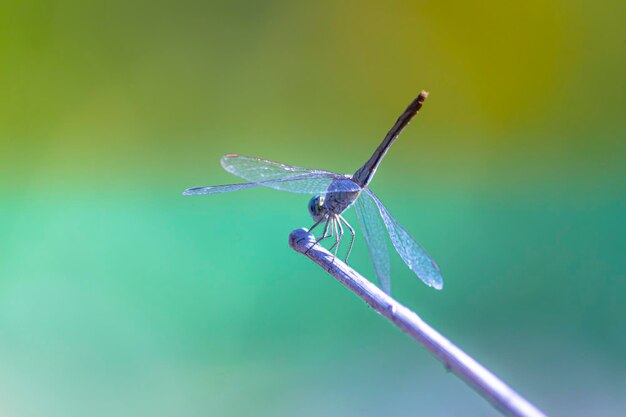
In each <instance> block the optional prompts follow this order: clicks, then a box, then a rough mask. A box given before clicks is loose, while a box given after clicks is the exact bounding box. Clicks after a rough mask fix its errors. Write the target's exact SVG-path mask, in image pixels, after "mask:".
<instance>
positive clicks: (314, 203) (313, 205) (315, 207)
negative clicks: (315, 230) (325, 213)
mask: <svg viewBox="0 0 626 417" xmlns="http://www.w3.org/2000/svg"><path fill="white" fill-rule="evenodd" d="M318 202H319V196H318V197H313V198H311V199H310V200H309V214H310V215H311V216H317V215H318V214H319V203H318Z"/></svg>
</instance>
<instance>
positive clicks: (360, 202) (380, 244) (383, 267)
mask: <svg viewBox="0 0 626 417" xmlns="http://www.w3.org/2000/svg"><path fill="white" fill-rule="evenodd" d="M354 208H355V209H356V215H357V217H358V218H359V223H360V224H361V230H363V236H365V241H366V242H367V248H368V249H369V252H370V258H371V259H372V264H373V265H374V271H375V272H376V276H377V277H378V283H379V284H380V288H382V290H383V291H384V292H385V293H387V294H391V268H390V266H389V251H388V250H387V236H386V235H387V233H385V225H384V223H383V221H382V220H381V216H380V212H379V210H378V206H377V205H376V202H375V201H374V199H373V198H372V197H371V195H369V194H368V193H361V195H360V196H359V198H357V200H356V202H355V203H354Z"/></svg>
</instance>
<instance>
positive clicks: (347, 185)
mask: <svg viewBox="0 0 626 417" xmlns="http://www.w3.org/2000/svg"><path fill="white" fill-rule="evenodd" d="M427 97H428V93H427V92H426V91H422V92H420V93H419V95H418V96H417V97H416V98H415V99H414V100H413V101H412V102H411V103H410V104H409V106H408V107H407V108H406V109H405V110H404V112H403V113H402V114H401V115H400V117H398V119H397V120H396V122H395V123H394V125H393V126H392V128H391V129H390V130H389V132H388V133H387V134H386V135H385V137H384V138H383V140H382V142H381V143H380V145H379V146H378V148H376V150H375V151H374V153H373V154H372V156H371V157H370V158H369V159H368V160H367V162H365V164H364V165H363V166H362V167H361V168H359V169H358V170H357V171H356V172H355V173H354V175H344V174H338V173H335V172H330V171H324V170H319V169H310V168H304V167H297V166H291V165H286V164H283V163H280V162H274V161H270V160H267V159H261V158H256V157H250V156H244V155H238V154H227V155H224V156H223V157H222V159H221V164H222V167H223V168H224V169H225V170H226V171H228V172H229V173H231V174H234V175H236V176H238V177H240V178H242V179H244V180H246V181H249V182H246V183H240V184H229V185H214V186H203V187H192V188H188V189H187V190H185V191H184V192H183V195H209V194H218V193H225V192H231V191H239V190H243V189H246V188H252V187H259V186H260V187H268V188H272V189H275V190H280V191H286V192H290V193H298V194H310V195H311V194H312V195H313V197H312V198H311V199H310V200H309V204H308V210H309V214H310V215H311V217H312V218H313V221H314V222H315V223H314V224H313V226H312V227H311V228H310V229H309V231H313V229H315V228H316V227H317V226H319V225H320V224H324V228H323V231H322V235H321V236H320V237H319V238H318V239H317V240H316V241H315V243H314V244H313V245H312V246H311V248H312V247H314V246H315V245H317V244H318V243H319V242H321V241H322V240H324V239H327V238H329V237H333V238H334V240H335V242H334V244H333V245H332V246H331V247H330V249H329V250H333V249H334V255H335V256H336V255H337V250H338V249H339V245H340V243H341V241H342V239H343V236H344V233H345V231H344V228H343V226H346V228H347V229H348V231H349V232H350V236H351V238H350V246H349V249H348V252H347V255H346V258H345V261H346V263H347V261H348V257H349V256H350V253H351V252H352V248H353V246H354V240H355V236H356V232H355V231H354V228H353V227H352V226H351V225H350V224H349V223H348V222H347V221H346V219H345V218H344V217H343V216H342V213H343V212H344V211H346V210H347V209H348V208H350V207H352V206H354V208H355V210H356V214H357V218H358V220H359V224H360V226H361V230H362V232H363V235H364V237H365V241H366V243H367V246H368V250H369V254H370V258H371V261H372V264H373V267H374V272H375V273H376V276H377V278H378V283H379V286H380V288H381V289H382V290H383V291H385V292H386V293H387V294H390V293H391V267H390V259H389V251H388V243H387V239H386V236H389V238H390V240H391V243H392V245H393V247H394V248H395V250H396V252H397V253H398V254H399V255H400V257H401V258H402V260H403V261H404V263H405V264H406V265H407V266H408V267H409V269H411V270H412V271H413V272H414V273H415V274H416V275H417V276H418V277H419V278H420V279H421V280H422V281H423V282H424V283H425V284H426V285H428V286H430V287H433V288H435V289H439V290H440V289H442V288H443V278H442V276H441V271H440V269H439V266H438V265H437V263H436V262H435V261H434V260H433V259H432V258H431V256H430V255H429V254H428V253H427V252H426V251H425V250H424V248H422V246H420V244H419V243H418V242H417V241H416V240H415V239H414V238H413V237H412V236H411V234H410V233H409V232H408V231H406V229H404V228H403V227H402V226H401V225H400V223H398V221H397V220H396V219H395V218H394V217H393V216H392V215H391V213H390V212H389V210H387V208H386V207H385V206H384V205H383V204H382V203H381V201H380V200H379V199H378V197H376V195H375V194H374V193H373V192H372V191H371V190H370V189H369V183H370V181H371V180H372V178H373V176H374V174H375V173H376V170H377V169H378V166H379V165H380V163H381V161H382V159H383V158H384V156H385V154H386V153H387V151H388V150H389V148H390V147H391V145H392V144H393V143H394V141H395V140H396V139H397V137H398V136H399V135H400V132H401V131H402V130H403V129H404V128H405V127H406V126H407V125H408V124H409V122H410V121H411V119H412V118H413V117H414V116H415V115H416V114H417V112H418V111H419V110H420V109H421V107H422V105H423V104H424V101H425V100H426V98H427Z"/></svg>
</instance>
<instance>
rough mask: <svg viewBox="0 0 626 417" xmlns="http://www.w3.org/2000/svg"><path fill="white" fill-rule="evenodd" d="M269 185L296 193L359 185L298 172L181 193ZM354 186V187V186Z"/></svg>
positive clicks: (195, 188)
mask: <svg viewBox="0 0 626 417" xmlns="http://www.w3.org/2000/svg"><path fill="white" fill-rule="evenodd" d="M259 186H262V187H269V188H273V189H275V190H280V191H288V192H290V193H298V194H324V193H326V192H334V191H357V190H359V189H360V187H359V186H358V185H357V184H355V183H354V182H353V181H352V180H351V179H349V178H346V177H343V178H335V177H334V176H333V177H329V176H328V175H326V174H300V175H297V176H291V177H287V178H279V179H275V180H268V181H258V182H248V183H244V184H232V185H213V186H208V187H193V188H189V189H187V190H185V191H184V192H183V195H204V194H217V193H227V192H230V191H238V190H242V189H245V188H250V187H259ZM355 187H356V188H355Z"/></svg>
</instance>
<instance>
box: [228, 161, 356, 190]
mask: <svg viewBox="0 0 626 417" xmlns="http://www.w3.org/2000/svg"><path fill="white" fill-rule="evenodd" d="M221 163H222V167H223V168H224V169H225V170H226V171H228V172H230V173H231V174H233V175H236V176H238V177H239V178H243V179H244V180H246V181H250V182H254V183H259V184H260V185H263V186H265V187H270V188H274V189H276V190H280V191H288V192H291V193H301V194H324V193H326V192H335V191H347V192H350V191H352V192H356V191H360V190H361V186H359V185H358V184H357V183H355V182H354V181H352V179H351V177H349V176H346V175H341V174H337V173H335V172H330V171H322V170H319V169H310V168H303V167H296V166H291V165H286V164H282V163H280V162H274V161H269V160H267V159H261V158H256V157H252V156H244V155H237V154H227V155H224V156H223V157H222V159H221ZM290 180H297V181H294V182H290Z"/></svg>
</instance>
